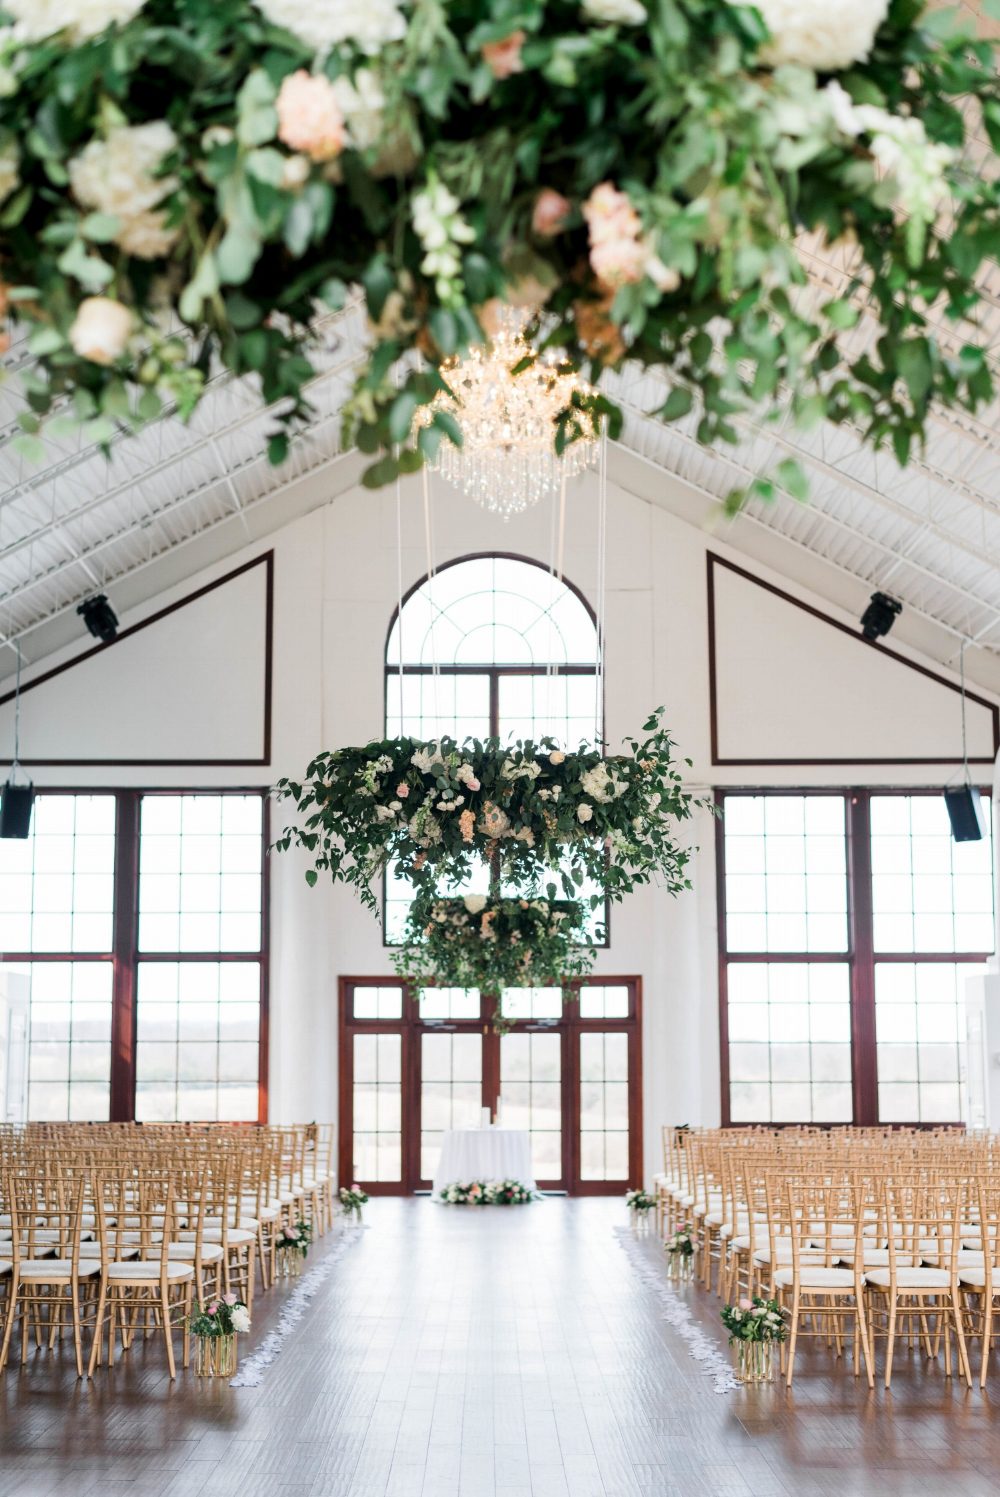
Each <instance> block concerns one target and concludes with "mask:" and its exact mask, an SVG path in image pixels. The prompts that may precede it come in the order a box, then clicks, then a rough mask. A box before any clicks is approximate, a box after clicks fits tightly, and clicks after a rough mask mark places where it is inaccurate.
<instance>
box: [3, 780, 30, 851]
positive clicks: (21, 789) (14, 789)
mask: <svg viewBox="0 0 1000 1497" xmlns="http://www.w3.org/2000/svg"><path fill="white" fill-rule="evenodd" d="M34 800H35V787H34V785H33V784H32V783H31V781H30V780H29V781H28V783H27V784H26V785H17V784H15V783H14V778H13V775H12V776H11V778H10V779H9V780H8V781H7V783H6V785H3V786H2V787H0V837H18V838H20V840H21V841H22V842H23V841H24V839H25V837H27V835H28V832H29V831H30V829H31V808H32V805H33V804H34Z"/></svg>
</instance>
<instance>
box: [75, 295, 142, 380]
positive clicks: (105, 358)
mask: <svg viewBox="0 0 1000 1497" xmlns="http://www.w3.org/2000/svg"><path fill="white" fill-rule="evenodd" d="M131 335H132V313H131V312H130V311H129V309H128V307H124V306H122V304H121V302H120V301H112V300H111V298H110V297H109V296H88V297H86V298H85V299H84V300H83V301H82V302H81V303H80V305H79V307H78V308H77V313H76V317H75V318H74V320H73V326H72V327H71V328H70V330H69V341H70V343H71V344H72V345H73V350H74V352H75V353H78V354H79V355H80V357H81V359H89V360H90V362H91V363H92V364H113V363H114V362H115V360H116V359H120V358H121V356H122V354H123V353H124V352H125V350H126V348H127V347H128V340H129V338H130V337H131Z"/></svg>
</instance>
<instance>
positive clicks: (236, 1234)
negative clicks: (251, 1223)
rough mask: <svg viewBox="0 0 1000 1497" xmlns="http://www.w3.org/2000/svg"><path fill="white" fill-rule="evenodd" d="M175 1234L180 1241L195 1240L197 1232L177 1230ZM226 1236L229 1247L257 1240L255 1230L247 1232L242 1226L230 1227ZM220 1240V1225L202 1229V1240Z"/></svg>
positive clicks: (244, 1245)
mask: <svg viewBox="0 0 1000 1497" xmlns="http://www.w3.org/2000/svg"><path fill="white" fill-rule="evenodd" d="M177 1236H178V1238H179V1239H180V1241H181V1242H194V1240H195V1238H196V1236H197V1233H195V1232H178V1234H177ZM226 1236H227V1238H228V1241H229V1246H230V1247H246V1246H247V1245H248V1244H249V1243H251V1242H256V1241H257V1234H256V1232H248V1231H246V1230H245V1229H244V1228H243V1227H230V1228H229V1231H228V1232H227V1234H226ZM221 1241H222V1228H221V1227H206V1228H205V1229H204V1231H203V1232H202V1242H221Z"/></svg>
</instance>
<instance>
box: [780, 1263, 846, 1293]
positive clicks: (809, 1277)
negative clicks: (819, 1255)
mask: <svg viewBox="0 0 1000 1497" xmlns="http://www.w3.org/2000/svg"><path fill="white" fill-rule="evenodd" d="M794 1279H795V1274H794V1271H793V1270H792V1269H790V1268H779V1269H778V1272H777V1273H776V1274H775V1276H774V1282H775V1284H777V1286H778V1288H779V1289H788V1288H790V1287H791V1285H792V1283H793V1281H794ZM799 1285H800V1287H801V1288H802V1289H841V1290H843V1291H844V1292H845V1293H849V1292H850V1290H852V1289H853V1288H854V1274H853V1273H852V1272H851V1270H850V1269H849V1268H814V1267H813V1266H812V1264H810V1263H805V1264H803V1266H802V1271H801V1273H800V1274H799Z"/></svg>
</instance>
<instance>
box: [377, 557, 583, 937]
mask: <svg viewBox="0 0 1000 1497" xmlns="http://www.w3.org/2000/svg"><path fill="white" fill-rule="evenodd" d="M597 643H598V641H597V625H596V623H595V622H594V616H593V614H592V613H591V611H590V609H589V608H588V607H587V604H586V603H585V602H584V601H583V599H582V598H581V597H580V595H579V593H577V592H576V591H575V590H574V589H573V588H572V587H570V586H569V585H568V584H567V583H566V582H564V581H563V580H562V579H560V578H558V577H555V576H553V575H552V573H551V572H550V571H549V569H548V568H546V567H542V566H539V565H538V564H537V563H535V562H531V561H523V560H521V559H520V558H519V557H514V556H473V557H468V558H466V559H465V560H464V561H457V562H453V563H451V564H450V565H449V566H446V567H442V568H441V570H440V571H438V572H435V573H434V575H433V576H432V577H431V578H429V579H426V580H425V581H424V582H422V583H421V584H420V586H419V587H417V588H416V589H414V591H413V592H412V593H411V594H410V595H409V597H408V598H407V599H406V600H405V601H404V603H403V608H402V613H401V614H398V615H397V617H396V618H395V620H394V621H393V624H392V628H391V629H390V631H389V640H388V644H387V647H386V665H385V675H386V694H385V719H386V721H385V727H386V734H387V735H388V736H389V737H393V736H394V735H396V734H409V735H412V736H413V737H414V738H423V739H433V738H439V737H442V736H444V735H447V736H449V737H451V738H455V739H458V740H459V741H461V740H462V739H463V738H467V737H472V738H487V737H496V738H499V739H500V740H501V741H503V742H509V741H512V740H514V739H525V738H531V739H534V740H535V742H538V740H539V739H541V738H553V739H555V740H556V742H557V743H559V744H561V745H563V746H567V745H568V746H571V747H573V748H575V747H577V745H578V744H580V743H581V742H584V743H593V742H595V740H596V739H598V738H600V737H601V736H602V733H601V730H600V726H599V725H600V723H601V720H602V719H601V675H600V672H599V670H598V648H597ZM401 656H402V670H401V669H400V657H401ZM484 877H485V875H484ZM484 887H485V886H484ZM476 892H482V891H480V890H478V889H477V890H476ZM582 892H583V893H584V894H586V893H588V892H589V889H584V890H583V891H582ZM411 897H412V892H411V890H410V886H409V885H408V884H407V883H406V882H405V881H403V880H401V879H399V878H397V877H396V876H395V874H394V872H393V870H391V869H390V870H389V872H388V874H387V878H386V904H385V935H386V940H388V941H389V942H394V941H398V940H399V939H400V933H401V931H402V926H403V923H404V921H405V918H406V910H407V907H408V905H409V902H410V899H411ZM597 918H598V917H597V916H595V922H596V920H597ZM601 918H602V919H603V913H602V915H601Z"/></svg>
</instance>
